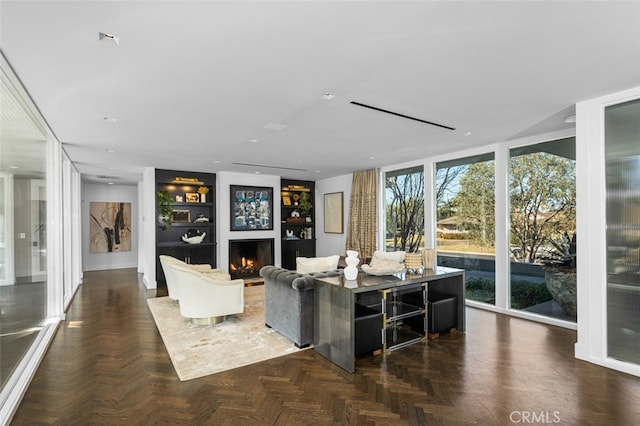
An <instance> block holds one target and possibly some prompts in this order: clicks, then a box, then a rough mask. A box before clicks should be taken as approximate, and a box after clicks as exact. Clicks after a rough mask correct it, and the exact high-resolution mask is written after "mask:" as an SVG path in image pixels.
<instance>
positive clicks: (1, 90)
mask: <svg viewBox="0 0 640 426" xmlns="http://www.w3.org/2000/svg"><path fill="white" fill-rule="evenodd" d="M0 82H1V84H0V103H1V108H0V110H1V111H2V114H1V115H0V120H1V122H0V159H1V160H0V275H2V277H1V278H0V308H1V309H0V382H1V384H2V387H4V386H5V385H6V384H7V381H8V379H9V378H10V377H11V376H12V374H13V373H14V371H15V369H16V367H17V366H18V364H19V363H20V361H21V360H22V358H23V356H24V355H25V353H26V352H27V350H28V349H29V347H30V346H31V344H32V343H33V342H34V340H35V339H36V337H37V335H38V333H39V332H40V330H42V328H43V326H44V321H45V319H46V318H47V309H46V302H47V287H46V283H47V256H48V253H47V208H48V205H47V198H48V197H47V195H48V194H47V178H48V176H47V149H48V145H47V144H48V142H47V136H46V135H45V134H44V133H43V132H42V130H41V128H40V126H39V125H38V123H36V122H35V121H34V118H33V116H32V115H31V114H30V113H29V112H28V110H27V109H26V108H25V106H24V104H23V102H24V101H23V100H22V99H21V98H20V97H19V96H17V94H16V92H15V90H14V88H13V87H12V84H11V82H10V80H9V79H8V78H7V77H6V76H5V75H4V74H2V79H0Z"/></svg>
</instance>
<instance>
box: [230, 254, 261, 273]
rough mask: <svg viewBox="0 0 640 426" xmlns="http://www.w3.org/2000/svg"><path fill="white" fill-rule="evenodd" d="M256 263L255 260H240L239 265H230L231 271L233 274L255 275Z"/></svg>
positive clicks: (244, 258)
mask: <svg viewBox="0 0 640 426" xmlns="http://www.w3.org/2000/svg"><path fill="white" fill-rule="evenodd" d="M255 267H256V262H255V260H253V259H248V258H246V257H243V258H242V259H240V263H239V264H237V265H236V264H235V263H230V264H229V269H230V270H231V271H233V272H239V273H241V274H247V273H253V272H255Z"/></svg>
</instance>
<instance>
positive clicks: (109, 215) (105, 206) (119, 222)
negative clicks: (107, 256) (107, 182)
mask: <svg viewBox="0 0 640 426" xmlns="http://www.w3.org/2000/svg"><path fill="white" fill-rule="evenodd" d="M89 214H90V216H91V217H90V218H89V221H90V223H91V225H90V235H91V242H90V244H89V251H90V252H91V253H112V252H119V251H131V203H118V202H92V203H90V206H89Z"/></svg>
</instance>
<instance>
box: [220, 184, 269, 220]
mask: <svg viewBox="0 0 640 426" xmlns="http://www.w3.org/2000/svg"><path fill="white" fill-rule="evenodd" d="M229 193H230V197H231V203H230V205H231V215H230V216H231V230H232V231H262V230H271V229H273V188H268V187H261V186H240V185H231V186H230V191H229Z"/></svg>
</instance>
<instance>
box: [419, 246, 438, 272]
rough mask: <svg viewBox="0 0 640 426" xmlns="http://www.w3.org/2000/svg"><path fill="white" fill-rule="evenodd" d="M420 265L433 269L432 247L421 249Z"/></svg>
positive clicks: (434, 251)
mask: <svg viewBox="0 0 640 426" xmlns="http://www.w3.org/2000/svg"><path fill="white" fill-rule="evenodd" d="M422 266H424V269H434V268H435V267H436V250H435V249H432V248H424V249H422Z"/></svg>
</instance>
